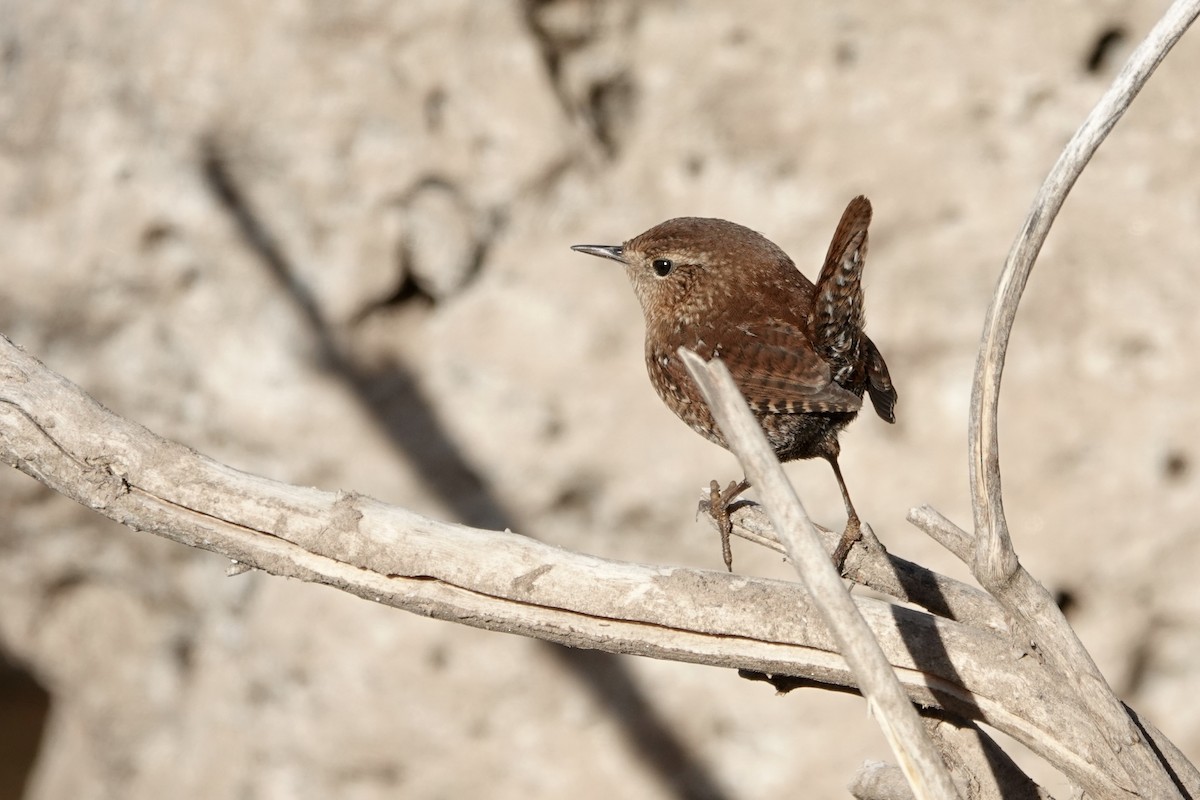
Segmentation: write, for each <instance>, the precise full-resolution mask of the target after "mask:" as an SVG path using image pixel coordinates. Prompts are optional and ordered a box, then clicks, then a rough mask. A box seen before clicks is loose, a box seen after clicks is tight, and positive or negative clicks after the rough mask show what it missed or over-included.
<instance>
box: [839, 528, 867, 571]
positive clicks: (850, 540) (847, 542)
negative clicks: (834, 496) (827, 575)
mask: <svg viewBox="0 0 1200 800" xmlns="http://www.w3.org/2000/svg"><path fill="white" fill-rule="evenodd" d="M861 540H862V523H861V522H860V521H859V519H858V517H857V516H853V517H850V519H848V520H846V530H844V531H842V540H841V541H840V542H838V545H837V547H836V548H834V550H833V566H834V568H835V569H836V570H837V571H838V574H839V575H842V574H843V570H844V569H845V566H846V556H848V555H850V549H851V548H852V547H854V545H856V544H858V543H859V542H860V541H861Z"/></svg>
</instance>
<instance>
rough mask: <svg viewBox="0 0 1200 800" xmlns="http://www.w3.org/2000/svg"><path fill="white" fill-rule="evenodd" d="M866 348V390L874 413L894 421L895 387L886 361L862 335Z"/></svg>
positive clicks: (876, 348) (873, 344) (877, 349)
mask: <svg viewBox="0 0 1200 800" xmlns="http://www.w3.org/2000/svg"><path fill="white" fill-rule="evenodd" d="M863 344H864V345H865V346H866V348H867V392H868V393H869V394H870V395H871V404H872V405H874V406H875V413H876V414H878V415H879V416H880V417H881V418H882V419H884V420H886V421H888V422H895V421H896V387H895V386H893V385H892V376H891V374H890V373H889V372H888V367H887V362H885V361H884V360H883V356H882V355H881V354H880V352H879V348H878V347H876V346H875V343H874V342H872V341H871V340H870V339H869V338H868V337H866V336H864V337H863Z"/></svg>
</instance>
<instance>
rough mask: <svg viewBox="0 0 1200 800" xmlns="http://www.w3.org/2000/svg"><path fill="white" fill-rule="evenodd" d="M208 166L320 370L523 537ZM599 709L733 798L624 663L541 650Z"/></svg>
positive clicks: (208, 147) (431, 476) (670, 779)
mask: <svg viewBox="0 0 1200 800" xmlns="http://www.w3.org/2000/svg"><path fill="white" fill-rule="evenodd" d="M201 169H202V172H203V175H204V178H205V180H206V182H207V184H208V186H209V188H210V189H211V191H212V192H213V194H214V196H215V197H216V198H217V199H218V200H219V201H220V203H221V206H222V208H224V209H225V211H226V212H227V213H228V214H229V216H230V217H231V218H232V219H233V220H234V222H235V223H236V224H237V227H238V230H239V232H240V233H241V236H242V239H243V240H244V242H245V244H246V245H247V246H248V247H249V248H250V249H251V250H252V251H254V252H255V253H256V254H257V256H258V257H259V259H260V260H261V262H262V263H263V265H264V266H265V267H266V268H267V270H268V271H269V272H270V274H271V275H272V276H273V277H274V278H275V279H276V280H277V281H278V282H279V284H280V287H281V288H282V289H283V290H284V291H285V292H287V294H288V296H289V297H291V299H292V300H293V302H294V303H295V304H296V307H297V308H298V309H299V310H300V312H301V313H302V314H303V316H304V318H305V319H306V320H307V322H308V324H309V327H310V328H311V330H312V332H313V335H314V337H315V339H316V341H317V343H318V346H319V348H320V350H319V354H320V359H321V362H322V367H324V368H325V369H327V370H329V372H330V374H333V375H336V376H338V377H339V378H341V379H342V380H343V381H344V382H345V384H346V385H347V386H348V387H349V388H351V389H353V392H354V396H355V397H357V398H358V400H359V402H360V403H361V404H362V406H363V408H364V409H365V410H366V411H368V412H369V413H370V414H371V415H372V416H373V417H374V418H375V419H376V420H377V422H378V423H379V425H380V427H381V428H382V429H383V430H384V431H386V432H387V434H388V436H389V438H390V440H391V442H392V444H393V446H394V447H395V448H396V449H397V450H398V451H400V452H402V453H403V454H404V455H405V456H406V457H408V458H409V459H411V461H412V462H413V463H414V464H415V465H416V466H417V467H418V470H417V471H418V473H419V474H420V475H421V476H423V480H425V482H426V487H427V488H428V489H429V490H430V491H431V492H432V493H433V494H435V495H436V496H437V497H438V498H439V499H440V500H441V501H442V502H443V503H444V504H445V506H446V507H447V508H449V509H451V510H452V511H453V513H454V514H455V515H456V516H457V517H458V518H459V520H460V521H461V522H463V523H465V524H468V525H472V526H476V527H482V528H490V529H493V530H504V529H505V528H509V529H512V530H525V529H527V527H528V526H526V525H523V524H521V523H520V521H518V520H516V519H515V518H514V515H513V514H512V513H510V512H509V510H508V509H506V508H505V507H504V506H503V504H502V503H501V502H500V501H499V499H498V498H496V497H495V496H494V495H492V494H491V492H490V491H489V490H488V487H487V485H486V484H485V483H484V481H482V480H481V479H480V477H479V475H478V474H476V473H475V471H474V470H473V469H472V468H471V465H470V464H469V463H468V462H467V460H466V459H465V458H464V457H463V455H462V453H461V451H460V450H459V448H458V447H457V446H456V444H455V443H454V441H453V439H452V438H451V437H450V436H449V434H448V433H447V432H446V430H445V429H444V428H443V427H442V425H441V422H440V421H439V420H438V418H437V415H436V414H435V413H434V411H433V407H432V405H431V403H430V402H429V400H428V398H426V397H425V396H424V395H423V394H422V393H421V391H420V388H419V386H418V385H417V382H416V380H415V379H414V376H413V375H412V374H411V372H410V371H409V370H407V369H406V368H405V367H404V365H402V364H399V363H396V364H393V365H390V366H389V367H388V368H387V369H382V370H381V369H367V368H364V367H363V366H361V365H359V364H356V363H355V362H354V360H353V359H352V358H350V357H349V356H347V355H346V354H345V352H344V351H343V350H342V349H341V348H340V347H339V346H338V344H337V341H336V340H335V337H334V336H333V333H332V331H331V330H330V329H329V326H328V325H327V324H326V322H325V320H324V318H323V317H322V316H321V313H320V309H319V307H318V306H317V303H316V301H315V299H314V298H313V296H312V294H311V293H310V292H309V291H308V288H307V287H306V286H305V285H304V284H302V283H301V282H300V281H298V280H297V279H296V277H295V273H294V271H293V270H292V269H291V266H290V264H289V263H288V261H287V259H286V257H285V256H284V254H283V250H282V248H281V247H280V246H279V243H278V240H277V239H276V238H275V237H274V236H273V235H272V233H271V231H270V230H269V229H268V228H267V226H266V225H265V224H264V222H263V220H262V219H261V218H260V217H259V216H258V215H257V214H255V213H254V211H253V209H252V208H251V207H250V205H249V204H248V203H247V201H246V198H245V197H244V195H243V193H242V191H241V190H240V188H239V187H238V184H237V182H236V180H235V178H234V176H233V174H232V173H231V171H230V170H229V169H228V167H227V165H226V162H225V159H224V157H223V155H222V153H221V150H220V147H219V145H218V144H217V142H216V141H215V140H213V139H211V138H210V139H208V140H206V141H204V142H203V144H202V149H201ZM542 644H543V646H544V647H545V648H546V650H547V652H548V653H549V655H551V656H552V657H553V658H554V659H555V661H556V662H557V663H559V664H561V665H562V666H563V667H564V668H565V669H566V672H567V673H568V674H569V675H571V676H572V677H574V678H575V679H576V680H577V681H578V682H579V683H580V684H581V685H582V686H583V687H584V688H586V689H587V690H588V691H589V692H590V693H591V694H592V695H593V696H594V697H595V698H596V699H597V701H598V702H599V704H600V706H601V708H603V709H604V710H605V711H606V712H607V713H608V714H609V715H611V717H612V718H613V719H615V720H616V721H617V722H618V723H619V725H620V727H621V730H622V731H623V734H624V736H625V739H626V741H627V742H628V744H629V749H630V752H632V753H634V754H636V755H637V757H638V758H639V759H640V760H641V761H642V762H643V763H644V764H645V766H646V767H647V768H648V769H649V770H651V771H652V772H653V773H654V774H655V775H656V776H657V777H658V778H659V780H660V781H662V783H663V784H664V785H665V786H666V787H667V788H668V790H669V791H670V792H671V794H672V795H673V796H674V797H676V798H679V800H725V798H727V797H728V795H727V794H726V793H725V791H724V790H723V789H721V788H720V786H719V785H718V784H717V782H716V780H715V778H714V777H713V775H712V774H711V773H710V772H709V770H708V768H707V766H706V765H705V764H704V763H703V762H702V761H701V760H700V759H699V758H697V756H696V754H695V753H694V752H693V751H692V750H691V748H689V747H688V746H687V744H686V743H685V742H684V741H683V740H682V739H681V738H680V737H679V736H678V735H677V734H676V732H675V731H674V730H672V728H671V727H670V725H669V724H668V723H667V721H666V720H664V719H663V718H662V716H661V715H660V714H659V713H658V711H657V709H656V708H655V706H654V704H653V703H652V702H651V700H650V698H648V697H647V696H646V694H645V692H643V691H642V689H641V687H640V686H639V685H638V684H637V682H636V681H635V680H634V679H633V677H632V675H631V674H630V672H629V669H628V668H627V666H626V664H625V662H624V660H623V658H622V657H620V656H615V655H611V654H608V653H600V652H595V651H587V650H573V649H570V648H566V647H562V646H561V645H557V644H550V643H545V642H544V643H542Z"/></svg>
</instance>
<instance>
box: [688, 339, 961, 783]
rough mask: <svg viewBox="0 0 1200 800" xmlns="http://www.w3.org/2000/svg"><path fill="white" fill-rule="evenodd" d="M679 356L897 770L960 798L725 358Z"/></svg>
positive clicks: (910, 780) (919, 781) (690, 353)
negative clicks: (756, 493)
mask: <svg viewBox="0 0 1200 800" xmlns="http://www.w3.org/2000/svg"><path fill="white" fill-rule="evenodd" d="M679 357H680V358H682V359H683V363H684V365H685V366H687V370H688V373H689V374H691V376H692V379H693V380H695V381H696V383H697V385H699V387H700V391H701V392H703V393H704V400H705V402H707V403H708V407H709V409H710V410H711V411H712V413H713V417H714V418H715V419H716V421H717V424H718V425H720V426H721V432H722V433H723V434H724V435H725V441H727V442H728V443H729V449H730V450H732V451H733V453H734V454H735V455H736V456H737V457H738V460H739V461H741V463H742V467H743V468H744V469H745V470H746V477H747V478H748V479H749V480H750V483H751V484H752V485H753V486H755V487H756V488H757V489H758V491H759V493H760V494H761V495H762V496H763V497H764V499H765V500H766V507H767V513H768V514H769V515H770V516H771V521H772V522H774V523H775V532H776V533H777V534H778V535H779V538H780V540H782V542H783V544H784V547H785V548H786V549H787V553H788V557H789V558H791V560H792V564H793V565H794V566H795V567H796V571H797V572H798V573H799V574H800V579H801V580H802V581H803V582H804V585H805V587H807V588H808V590H809V593H810V594H811V596H812V599H813V601H814V604H815V605H816V607H817V610H818V611H819V612H820V613H821V617H822V619H824V620H825V624H826V625H828V626H829V628H830V630H831V631H833V635H834V638H835V639H836V640H837V643H838V645H839V646H840V650H841V652H842V654H843V655H844V656H845V657H846V661H847V662H848V663H849V664H850V668H851V669H852V670H853V671H854V674H855V675H856V676H857V677H858V680H859V687H860V689H861V691H862V693H863V695H864V696H865V697H866V698H867V704H868V707H869V708H871V709H872V711H873V713H874V715H875V719H876V720H877V721H878V722H879V726H880V727H881V728H882V729H883V734H884V738H886V739H887V740H888V744H889V745H891V747H892V752H893V753H895V755H896V758H897V759H898V760H899V761H900V768H901V769H902V770H904V774H905V777H906V778H907V779H908V782H909V784H910V785H911V786H912V787H913V792H914V794H915V795H916V796H917V797H918V798H920V799H921V800H924V799H925V798H938V799H939V800H948V798H954V797H958V792H957V790H956V789H955V788H954V783H953V782H952V781H951V780H950V775H949V773H948V772H947V771H946V767H945V764H943V763H942V759H941V758H940V757H939V756H938V753H937V751H936V750H935V749H934V747H933V742H932V741H930V739H929V737H928V736H927V735H926V733H925V729H924V727H923V726H922V725H921V718H920V716H919V715H918V714H917V712H916V710H915V709H914V708H913V707H912V702H911V701H910V700H909V698H908V696H907V695H905V693H904V690H903V689H902V688H901V686H900V682H899V681H898V680H897V678H896V674H895V672H894V671H893V668H892V665H891V664H890V663H889V662H888V659H887V656H886V655H884V652H883V650H882V648H880V646H879V642H878V641H877V640H876V639H875V636H874V634H873V633H872V632H871V628H870V627H869V626H868V625H867V622H866V620H865V619H864V618H863V616H862V615H861V614H860V613H859V611H858V607H857V606H856V605H855V603H854V600H853V598H851V597H850V593H849V592H848V591H846V587H845V584H843V583H842V578H841V576H840V575H838V572H837V570H836V569H834V567H833V564H832V563H831V562H830V560H829V551H828V550H826V549H825V546H824V545H823V544H822V542H821V538H820V535H819V534H818V533H817V530H816V528H814V527H813V524H812V520H810V519H809V518H808V514H806V513H805V511H804V506H802V505H801V504H800V498H798V497H797V496H796V492H795V490H794V489H793V488H792V485H791V484H790V483H788V480H787V477H786V476H785V475H784V474H783V467H782V466H781V465H780V463H779V460H778V459H777V458H776V457H775V453H774V452H773V451H772V450H771V446H770V445H769V444H768V443H767V437H766V434H764V433H763V430H762V428H761V427H760V426H759V423H758V421H757V420H756V419H755V418H754V415H753V414H752V413H751V412H750V407H749V406H747V405H746V401H745V400H744V399H743V398H742V395H741V392H739V391H738V388H737V385H736V384H735V383H734V382H733V376H732V375H730V374H729V370H728V369H726V368H725V365H724V364H723V363H721V360H720V359H713V360H712V361H710V362H705V361H704V360H703V359H702V358H700V357H699V356H698V355H696V354H695V353H693V352H692V351H690V350H688V349H687V348H682V347H681V348H680V349H679Z"/></svg>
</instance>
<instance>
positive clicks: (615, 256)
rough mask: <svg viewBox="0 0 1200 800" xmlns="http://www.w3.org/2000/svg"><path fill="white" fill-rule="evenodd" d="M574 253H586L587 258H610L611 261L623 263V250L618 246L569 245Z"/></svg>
mask: <svg viewBox="0 0 1200 800" xmlns="http://www.w3.org/2000/svg"><path fill="white" fill-rule="evenodd" d="M571 249H572V250H574V251H575V252H576V253H587V254H588V255H589V256H600V257H601V258H611V259H612V260H613V261H620V262H621V263H622V264H624V263H625V255H624V252H623V250H624V248H622V247H621V245H619V244H576V245H571Z"/></svg>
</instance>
